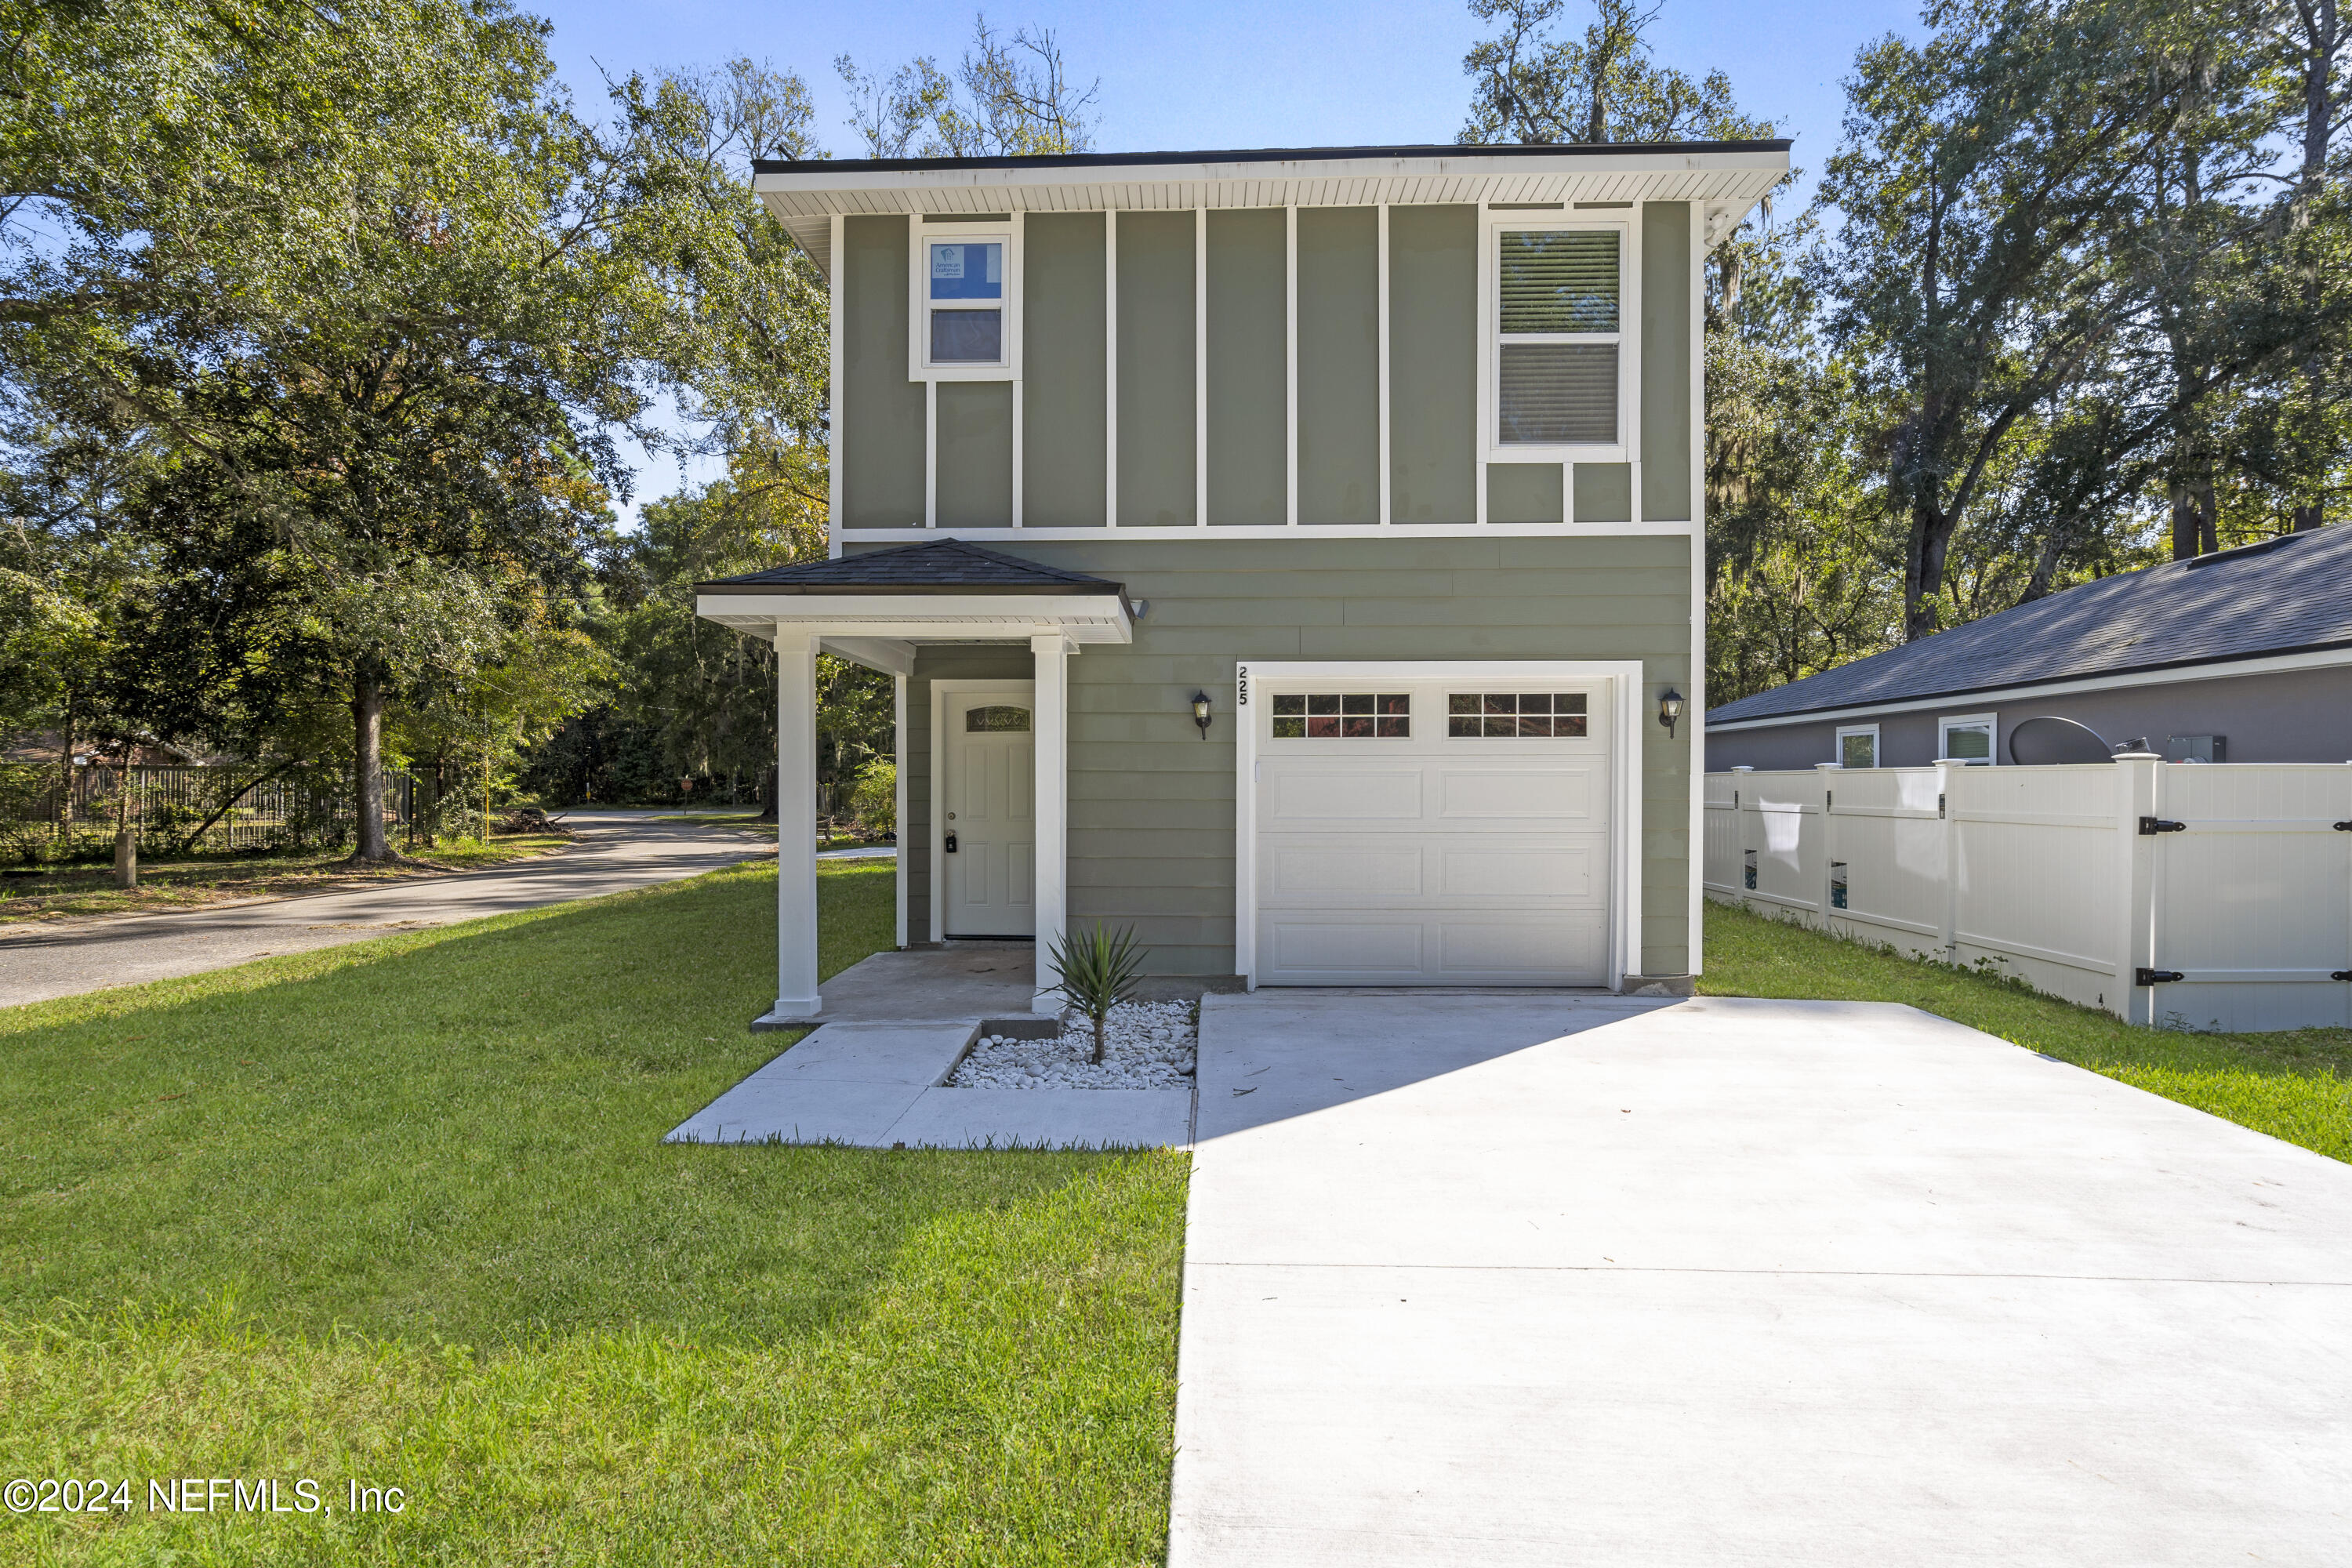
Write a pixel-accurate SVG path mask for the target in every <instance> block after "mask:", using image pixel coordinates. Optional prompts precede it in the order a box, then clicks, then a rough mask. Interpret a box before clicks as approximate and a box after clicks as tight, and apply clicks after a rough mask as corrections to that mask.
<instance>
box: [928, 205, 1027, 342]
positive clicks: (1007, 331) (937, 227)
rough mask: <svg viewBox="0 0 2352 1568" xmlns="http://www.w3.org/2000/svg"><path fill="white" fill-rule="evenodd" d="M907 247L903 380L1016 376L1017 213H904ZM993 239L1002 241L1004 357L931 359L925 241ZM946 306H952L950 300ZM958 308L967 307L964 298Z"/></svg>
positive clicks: (1018, 317)
mask: <svg viewBox="0 0 2352 1568" xmlns="http://www.w3.org/2000/svg"><path fill="white" fill-rule="evenodd" d="M908 223H909V226H911V227H912V229H913V233H912V234H911V235H910V236H909V240H910V243H909V244H908V247H907V379H908V381H928V382H938V381H1018V380H1020V379H1021V215H1020V214H1018V213H1015V214H1014V215H1013V221H1012V222H1010V223H1002V224H997V223H925V222H923V221H922V218H921V215H919V214H918V215H913V216H910V217H909V219H908ZM989 242H994V243H996V244H999V245H1002V246H1003V247H1004V300H1003V304H1002V305H1001V307H1000V311H1001V313H1002V314H1003V318H1004V321H1003V331H1004V338H1003V346H1004V357H1003V359H1002V360H999V361H997V362H996V363H992V364H975V363H972V362H971V361H969V360H956V361H953V362H951V363H944V364H933V363H931V289H930V282H931V246H932V245H933V244H934V243H943V244H958V245H961V244H971V243H982V244H985V243H989ZM949 308H950V309H954V308H956V307H954V306H950V307H949ZM962 308H964V309H971V306H970V305H969V304H967V305H965V306H964V307H962Z"/></svg>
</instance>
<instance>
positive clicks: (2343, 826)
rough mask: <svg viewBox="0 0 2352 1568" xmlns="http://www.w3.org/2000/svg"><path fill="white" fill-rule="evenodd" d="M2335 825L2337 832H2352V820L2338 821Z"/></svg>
mask: <svg viewBox="0 0 2352 1568" xmlns="http://www.w3.org/2000/svg"><path fill="white" fill-rule="evenodd" d="M2335 826H2336V832H2338V833H2352V822H2339V823H2337V824H2336V825H2335Z"/></svg>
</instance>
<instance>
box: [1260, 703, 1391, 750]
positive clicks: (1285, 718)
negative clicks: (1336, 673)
mask: <svg viewBox="0 0 2352 1568" xmlns="http://www.w3.org/2000/svg"><path fill="white" fill-rule="evenodd" d="M1273 719H1274V738H1275V739H1276V740H1277V741H1402V740H1409V739H1411V737H1412V697H1411V696H1410V695H1409V694H1407V693H1404V692H1397V691H1302V692H1292V693H1287V694H1277V695H1276V697H1275V699H1274V713H1273Z"/></svg>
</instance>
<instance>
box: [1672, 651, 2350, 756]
mask: <svg viewBox="0 0 2352 1568" xmlns="http://www.w3.org/2000/svg"><path fill="white" fill-rule="evenodd" d="M2342 665H2352V647H2328V648H2315V649H2313V650H2311V651H2309V652H2306V653H2282V654H2268V655H2265V656H2263V657H2262V658H2238V659H2221V660H2217V661H2215V662H2213V663H2211V664H2182V665H2174V666H2172V667H2170V668H2165V669H2138V670H2127V671H2125V672H2123V673H2121V674H2118V675H2090V676H2084V677H2081V678H2079V679H2074V680H2045V681H2038V682H2035V683H2034V684H2032V685H2029V686H1988V687H1986V688H1984V689H1981V690H1977V691H1948V692H1946V693H1944V694H1943V695H1942V696H1940V697H1919V698H1906V699H1905V700H1902V701H1899V702H1851V703H1848V704H1846V705H1845V706H1844V707H1843V708H1815V709H1811V710H1807V711H1805V712H1802V713H1773V714H1769V715H1768V716H1766V717H1764V718H1760V719H1732V720H1727V721H1719V722H1717V723H1716V724H1715V725H1713V726H1712V728H1713V729H1714V731H1715V732H1716V733H1717V734H1718V735H1729V734H1735V733H1737V732H1738V731H1743V730H1775V729H1780V728H1782V727H1784V726H1786V725H1790V724H1824V723H1828V722H1829V721H1832V720H1838V719H1858V718H1864V717H1869V716H1872V715H1874V714H1882V713H1924V712H1928V711H1931V710H1932V711H1941V710H1947V709H1950V708H1954V707H1957V706H1958V705H1959V704H1960V703H1963V702H1991V703H2008V702H2012V701H2018V700H2032V699H2034V698H2037V697H2065V696H2068V695H2071V694H2073V693H2074V692H2078V691H2108V690H2114V689H2121V688H2129V687H2135V686H2171V685H2174V684H2176V683H2178V682H2180V681H2184V680H2227V679H2230V678H2231V677H2232V676H2239V675H2277V674H2280V673H2282V672H2284V671H2286V670H2294V669H2333V668H2337V667H2338V666H2342Z"/></svg>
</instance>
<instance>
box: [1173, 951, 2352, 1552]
mask: <svg viewBox="0 0 2352 1568" xmlns="http://www.w3.org/2000/svg"><path fill="white" fill-rule="evenodd" d="M1200 1096H1201V1102H1200V1123H1199V1144H1198V1148H1197V1152H1196V1154H1195V1157H1194V1165H1193V1173H1192V1205H1191V1212H1190V1218H1189V1220H1188V1223H1187V1234H1186V1250H1185V1264H1184V1317H1183V1328H1182V1340H1181V1367H1180V1393H1179V1395H1178V1405H1177V1445H1178V1452H1177V1458H1176V1468H1175V1476H1174V1493H1173V1501H1172V1529H1171V1551H1170V1556H1169V1562H1170V1563H1171V1568H1212V1565H1215V1568H1223V1565H1226V1564H1233V1565H1235V1568H1238V1565H1241V1564H1249V1565H1251V1568H1284V1565H1289V1564H1310V1563H1311V1564H1334V1565H1338V1564H1346V1565H1348V1568H1378V1565H1384V1564H1406V1563H1412V1564H1442V1563H1459V1564H1464V1565H1473V1564H1475V1565H1476V1568H1497V1565H1508V1564H1531V1565H1532V1564H1544V1565H1546V1568H1553V1565H1557V1564H1564V1563H1593V1564H1606V1565H1609V1568H1626V1565H1640V1564H1669V1563H1671V1564H1701V1563H1742V1564H1745V1563H1776V1564H1777V1563H1786V1564H1791V1565H1795V1564H1803V1565H1805V1568H1822V1565H1826V1564H1854V1565H1863V1564H1868V1565H1871V1568H1886V1565H1890V1564H1909V1563H1920V1564H1927V1563H1934V1564H1949V1563H2002V1564H2050V1565H2052V1568H2058V1565H2063V1568H2091V1565H2097V1564H2173V1563H2179V1564H2192V1563H2193V1564H2199V1565H2207V1564H2217V1563H2266V1564H2282V1563H2307V1564H2320V1563H2328V1564H2341V1563H2346V1562H2347V1561H2352V1166H2347V1165H2344V1164H2340V1163H2336V1162H2335V1161H2332V1160H2328V1159H2326V1158H2324V1157H2322V1156H2320V1155H2316V1154H2313V1153H2310V1152H2305V1151H2304V1150H2301V1149H2297V1148H2294V1147H2293V1146H2291V1145H2289V1144H2285V1143H2281V1142H2276V1141H2275V1140H2273V1139H2269V1138H2265V1137H2263V1136H2261V1135H2259V1134H2257V1133H2253V1132H2249V1131H2245V1130H2244V1129H2242V1128H2239V1127H2236V1126H2233V1125H2231V1124H2230V1123H2228V1122H2224V1121H2218V1120H2215V1119H2213V1118H2211V1117H2209V1116H2205V1115H2203V1114H2201V1113H2200V1112H2198V1111H2194V1110H2189V1109H2187V1108H2185V1107H2183V1106H2179V1105H2176V1104H2173V1103H2171V1102H2169V1101H2168V1100H2159V1099H2157V1098H2155V1097H2154V1096H2151V1095H2147V1094H2144V1093H2141V1092H2140V1091H2138V1090H2137V1089H2128V1088H2126V1087H2125V1086H2123V1085H2121V1084H2118V1083H2116V1082H2114V1081H2112V1080H2110V1079H2103V1078H2100V1077H2097V1076H2096V1075H2095V1074H2092V1073H2088V1072H2084V1071H2081V1070H2079V1069H2077V1068H2072V1067H2068V1066H2064V1065H2063V1064H2060V1063H2057V1062H2054V1061H2052V1060H2049V1059H2048V1058H2042V1057H2039V1056H2036V1055H2035V1054H2033V1053H2032V1052H2030V1051H2025V1050H2021V1049H2019V1048H2017V1047H2013V1046H2010V1045H2007V1044H2005V1043H2003V1042H2000V1041H1998V1040H1995V1039H1992V1038H1990V1037H1987V1036H1984V1035H1980V1034H1978V1033H1976V1032H1975V1031H1973V1030H1970V1029H1967V1028H1963V1027H1961V1026H1958V1025H1955V1024H1950V1023H1947V1022H1945V1021H1943V1020H1940V1019H1937V1018H1933V1017H1929V1016H1927V1015H1924V1014H1921V1013H1918V1012H1916V1011H1913V1010H1912V1009H1909V1008H1906V1007H1896V1006H1889V1005H1873V1004H1858V1003H1828V1002H1811V1003H1809V1002H1769V1001H1742V1000H1728V999H1719V998H1703V999H1699V1000H1696V1001H1688V1002H1682V1003H1667V1004H1657V1005H1644V1004H1640V1003H1633V1002H1626V1001H1619V1000H1614V999H1594V1000H1591V1001H1583V1002H1580V1001H1578V1000H1575V999H1573V998H1558V997H1554V998H1538V997H1528V996H1524V995H1523V996H1516V997H1515V996H1508V995H1496V994H1486V995H1475V996H1461V995H1457V996H1434V995H1427V994H1415V995H1400V994H1393V993H1391V994H1349V993H1330V992H1323V993H1297V992H1294V993H1276V992H1260V993H1258V994H1256V995H1255V996H1246V997H1244V996H1211V997H1209V998H1208V999H1207V1000H1206V1002H1205V1003H1204V1004H1203V1011H1202V1033H1201V1054H1200Z"/></svg>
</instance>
